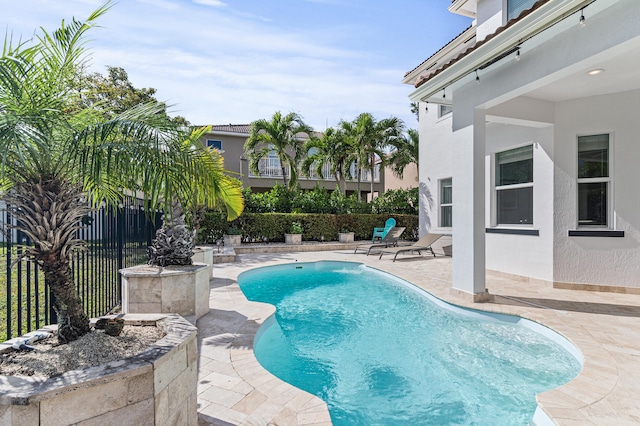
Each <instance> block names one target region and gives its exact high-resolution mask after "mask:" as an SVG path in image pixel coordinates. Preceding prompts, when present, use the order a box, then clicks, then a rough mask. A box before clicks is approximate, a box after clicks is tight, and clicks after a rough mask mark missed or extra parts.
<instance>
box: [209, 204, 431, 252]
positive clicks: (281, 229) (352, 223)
mask: <svg viewBox="0 0 640 426" xmlns="http://www.w3.org/2000/svg"><path fill="white" fill-rule="evenodd" d="M389 217H393V218H394V219H395V220H396V223H397V224H396V226H404V227H406V228H407V229H406V230H405V231H404V233H403V234H402V237H403V238H404V239H406V240H417V239H418V216H415V215H406V214H396V215H389V214H321V213H244V214H243V215H242V216H240V217H239V218H238V219H236V220H234V221H231V222H227V220H226V215H225V214H223V213H220V212H216V211H208V212H206V213H205V216H204V219H203V220H202V221H201V222H200V228H199V231H198V242H199V243H201V244H213V243H215V241H216V240H218V239H220V238H222V236H223V235H224V234H225V233H226V232H227V229H228V228H239V229H241V230H242V241H243V242H245V241H248V242H261V241H263V242H281V241H284V234H285V233H289V229H291V223H292V222H300V223H301V224H302V227H303V228H304V232H303V233H302V239H303V240H305V241H314V240H315V241H337V240H338V232H341V231H345V232H354V233H355V238H356V240H369V239H371V236H372V234H373V228H375V227H382V226H384V223H385V221H386V220H387V219H388V218H389Z"/></svg>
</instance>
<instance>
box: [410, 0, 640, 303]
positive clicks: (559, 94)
mask: <svg viewBox="0 0 640 426" xmlns="http://www.w3.org/2000/svg"><path fill="white" fill-rule="evenodd" d="M449 10H450V11H451V12H453V13H458V14H462V15H466V16H469V17H471V18H473V19H474V20H473V25H471V27H469V28H468V29H467V30H465V31H464V32H462V33H461V34H460V35H459V36H458V37H456V38H455V39H454V40H452V41H451V42H450V43H449V44H447V45H446V46H444V47H443V48H442V49H440V50H439V51H438V52H436V53H435V54H433V55H432V56H431V57H429V58H428V59H427V60H425V61H424V62H423V63H421V64H420V65H418V66H417V67H416V68H415V69H413V70H412V71H409V72H408V73H407V74H406V75H405V78H404V80H403V82H404V83H406V84H410V85H413V86H414V89H413V90H412V92H411V94H410V98H411V100H412V101H419V102H420V115H419V131H420V145H421V146H420V173H419V181H420V188H421V189H420V190H421V202H422V205H421V216H420V220H421V222H420V223H421V227H422V232H427V231H431V232H438V231H440V232H443V231H444V232H450V233H452V241H453V289H454V291H460V292H461V293H462V294H463V295H468V296H469V297H471V298H473V300H476V301H480V300H482V299H483V298H485V296H486V293H485V290H486V282H485V273H486V270H493V271H498V272H500V273H504V274H508V275H513V276H518V277H524V281H523V282H524V283H526V281H527V280H542V281H544V282H547V283H551V284H553V285H554V286H556V287H562V288H576V289H592V290H602V291H618V292H627V293H635V294H640V1H638V0H539V1H533V0H454V1H452V3H451V5H450V7H449ZM524 285H526V284H524Z"/></svg>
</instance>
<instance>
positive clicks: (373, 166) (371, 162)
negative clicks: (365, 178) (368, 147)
mask: <svg viewBox="0 0 640 426" xmlns="http://www.w3.org/2000/svg"><path fill="white" fill-rule="evenodd" d="M369 161H370V163H369V164H371V176H369V178H370V179H371V199H370V200H369V201H373V171H374V169H375V167H376V166H375V163H374V161H375V157H374V156H373V154H371V159H370V160H369Z"/></svg>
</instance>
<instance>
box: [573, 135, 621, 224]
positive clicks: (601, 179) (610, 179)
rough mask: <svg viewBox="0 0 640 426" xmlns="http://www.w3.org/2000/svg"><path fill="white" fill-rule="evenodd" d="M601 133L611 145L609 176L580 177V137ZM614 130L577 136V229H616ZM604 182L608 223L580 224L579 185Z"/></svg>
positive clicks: (608, 165) (609, 147)
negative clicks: (614, 206) (605, 185)
mask: <svg viewBox="0 0 640 426" xmlns="http://www.w3.org/2000/svg"><path fill="white" fill-rule="evenodd" d="M599 135H607V136H608V138H609V146H608V148H607V169H608V176H606V177H595V178H579V177H578V172H579V170H578V158H579V157H578V156H579V152H580V151H579V149H580V146H579V144H580V138H581V137H587V136H599ZM613 146H614V144H613V132H601V133H598V132H594V133H586V134H579V135H577V136H576V151H575V152H576V156H575V164H576V229H594V230H596V229H602V230H607V229H609V230H613V229H616V228H615V215H614V208H613V203H614V199H613V194H614V191H613V171H614V160H613V159H614V155H613V153H614V150H613ZM602 182H606V183H607V223H606V224H605V225H584V224H582V225H581V224H580V200H579V196H580V191H579V185H580V184H581V183H602Z"/></svg>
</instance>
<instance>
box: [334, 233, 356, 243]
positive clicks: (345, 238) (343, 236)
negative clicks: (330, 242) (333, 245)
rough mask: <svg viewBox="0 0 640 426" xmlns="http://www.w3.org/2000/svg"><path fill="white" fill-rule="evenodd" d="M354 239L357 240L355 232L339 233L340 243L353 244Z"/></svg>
mask: <svg viewBox="0 0 640 426" xmlns="http://www.w3.org/2000/svg"><path fill="white" fill-rule="evenodd" d="M354 238H355V232H339V233H338V242H339V243H352V242H353V240H354Z"/></svg>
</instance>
